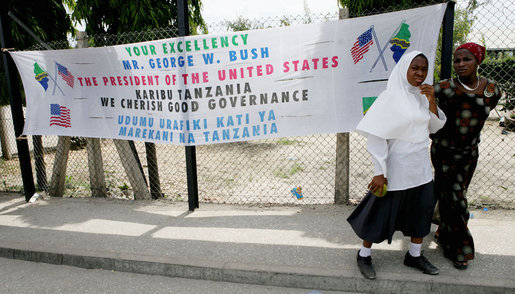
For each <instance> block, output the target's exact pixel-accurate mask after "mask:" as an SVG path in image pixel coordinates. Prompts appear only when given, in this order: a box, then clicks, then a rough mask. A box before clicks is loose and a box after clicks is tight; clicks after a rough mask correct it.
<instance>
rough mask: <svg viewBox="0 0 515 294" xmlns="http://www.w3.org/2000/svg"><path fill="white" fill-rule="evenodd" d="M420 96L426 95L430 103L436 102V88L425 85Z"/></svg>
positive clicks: (422, 86)
mask: <svg viewBox="0 0 515 294" xmlns="http://www.w3.org/2000/svg"><path fill="white" fill-rule="evenodd" d="M418 88H419V89H420V94H422V95H425V96H426V97H427V100H428V101H429V103H432V102H436V98H435V88H434V87H433V86H431V85H428V84H423V85H421V86H420V87H418Z"/></svg>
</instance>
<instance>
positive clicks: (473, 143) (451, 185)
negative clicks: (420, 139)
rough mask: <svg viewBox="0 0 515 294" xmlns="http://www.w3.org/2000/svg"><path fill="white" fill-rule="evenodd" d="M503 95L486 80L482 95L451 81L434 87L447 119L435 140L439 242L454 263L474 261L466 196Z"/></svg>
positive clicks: (433, 138) (432, 157) (432, 154)
mask: <svg viewBox="0 0 515 294" xmlns="http://www.w3.org/2000/svg"><path fill="white" fill-rule="evenodd" d="M500 96H501V92H500V90H499V88H498V87H497V85H496V84H495V82H494V81H491V80H487V84H486V86H485V89H484V91H483V93H482V94H481V95H476V94H474V93H472V94H471V93H465V92H463V91H461V90H460V89H458V88H457V87H456V84H455V83H454V81H453V80H452V79H449V80H443V81H441V82H440V83H438V84H437V85H435V97H436V98H437V101H438V106H439V107H440V109H442V111H443V112H444V113H445V115H446V116H447V122H446V124H445V126H444V127H443V128H442V129H440V130H439V131H438V132H437V133H436V134H434V135H432V136H431V139H432V140H433V143H432V145H431V161H432V163H433V166H434V169H435V192H436V194H437V199H438V209H439V212H440V225H439V228H438V243H439V244H440V246H442V248H443V250H444V255H445V256H446V257H447V258H449V259H451V260H453V261H455V262H463V261H467V260H471V259H474V240H473V239H472V235H471V234H470V231H469V229H468V227H467V224H468V220H469V210H468V203H467V197H466V194H467V189H468V186H469V184H470V181H471V179H472V176H473V174H474V171H475V169H476V165H477V160H478V158H479V149H478V144H479V141H480V132H481V129H482V128H483V125H484V123H485V121H486V119H487V118H488V115H489V113H490V110H492V109H494V107H495V106H496V105H497V102H498V101H499V98H500Z"/></svg>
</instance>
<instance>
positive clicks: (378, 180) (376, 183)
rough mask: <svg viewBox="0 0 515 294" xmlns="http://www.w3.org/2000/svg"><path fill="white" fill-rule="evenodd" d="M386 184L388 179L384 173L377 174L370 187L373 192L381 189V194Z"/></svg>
mask: <svg viewBox="0 0 515 294" xmlns="http://www.w3.org/2000/svg"><path fill="white" fill-rule="evenodd" d="M385 184H386V185H388V180H387V179H386V178H385V177H384V175H377V176H374V177H373V178H372V181H371V182H370V184H368V189H369V190H370V191H372V192H373V193H375V192H376V191H377V190H379V192H380V194H382V193H383V187H384V185H385Z"/></svg>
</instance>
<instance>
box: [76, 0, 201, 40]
mask: <svg viewBox="0 0 515 294" xmlns="http://www.w3.org/2000/svg"><path fill="white" fill-rule="evenodd" d="M76 1H77V2H76V4H75V5H74V6H73V7H72V9H73V14H72V16H73V19H74V20H76V21H84V22H85V24H86V32H87V33H88V34H89V35H90V36H91V35H98V34H106V33H107V34H118V33H124V32H137V31H144V30H149V29H155V28H162V27H170V26H172V27H173V26H175V27H176V26H177V2H176V1H175V0H132V1H126V0H108V1H99V0H76ZM188 7H189V21H190V30H191V33H192V34H197V33H198V32H199V31H200V30H202V31H204V32H207V26H206V24H205V22H204V19H203V18H202V16H201V14H200V10H201V7H202V3H201V1H200V0H188Z"/></svg>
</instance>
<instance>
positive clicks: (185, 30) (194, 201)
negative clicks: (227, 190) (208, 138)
mask: <svg viewBox="0 0 515 294" xmlns="http://www.w3.org/2000/svg"><path fill="white" fill-rule="evenodd" d="M177 23H178V24H179V36H180V37H181V36H188V35H189V34H190V24H189V18H188V1H186V0H177ZM185 149H186V150H185V151H186V176H187V177H188V204H189V210H190V211H194V210H195V208H198V207H199V204H198V181H197V155H196V149H195V146H186V147H185Z"/></svg>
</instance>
